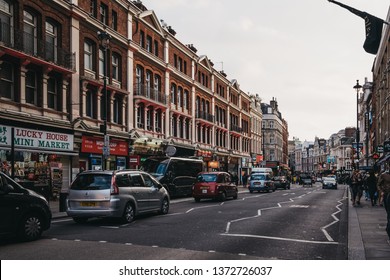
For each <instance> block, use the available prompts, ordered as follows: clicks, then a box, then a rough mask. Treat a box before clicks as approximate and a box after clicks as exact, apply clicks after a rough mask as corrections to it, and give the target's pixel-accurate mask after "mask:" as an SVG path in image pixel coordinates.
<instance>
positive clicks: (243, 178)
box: [242, 171, 248, 188]
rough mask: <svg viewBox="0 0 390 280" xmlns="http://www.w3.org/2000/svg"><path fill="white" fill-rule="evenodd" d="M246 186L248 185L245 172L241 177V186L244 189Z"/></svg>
mask: <svg viewBox="0 0 390 280" xmlns="http://www.w3.org/2000/svg"><path fill="white" fill-rule="evenodd" d="M247 184H248V173H246V171H245V172H244V175H242V185H243V187H244V188H246V185H247Z"/></svg>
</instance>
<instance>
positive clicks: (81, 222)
mask: <svg viewBox="0 0 390 280" xmlns="http://www.w3.org/2000/svg"><path fill="white" fill-rule="evenodd" d="M73 221H75V222H76V223H78V224H85V223H86V222H87V221H88V218H85V217H73Z"/></svg>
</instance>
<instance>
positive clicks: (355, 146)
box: [352, 142, 363, 149]
mask: <svg viewBox="0 0 390 280" xmlns="http://www.w3.org/2000/svg"><path fill="white" fill-rule="evenodd" d="M352 147H353V148H354V149H356V148H357V143H356V142H353V143H352ZM361 148H363V143H361V142H359V149H361Z"/></svg>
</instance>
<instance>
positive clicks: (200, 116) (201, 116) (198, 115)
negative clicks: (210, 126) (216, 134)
mask: <svg viewBox="0 0 390 280" xmlns="http://www.w3.org/2000/svg"><path fill="white" fill-rule="evenodd" d="M196 118H198V119H202V120H206V121H208V122H212V123H214V119H215V117H214V115H212V114H210V113H207V112H204V111H196Z"/></svg>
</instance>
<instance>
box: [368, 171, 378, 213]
mask: <svg viewBox="0 0 390 280" xmlns="http://www.w3.org/2000/svg"><path fill="white" fill-rule="evenodd" d="M377 183H378V179H377V178H376V176H375V172H374V170H371V171H370V175H369V176H368V177H367V179H366V186H367V190H368V194H369V195H370V199H371V205H372V206H375V205H376V200H377V198H378V194H377Z"/></svg>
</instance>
